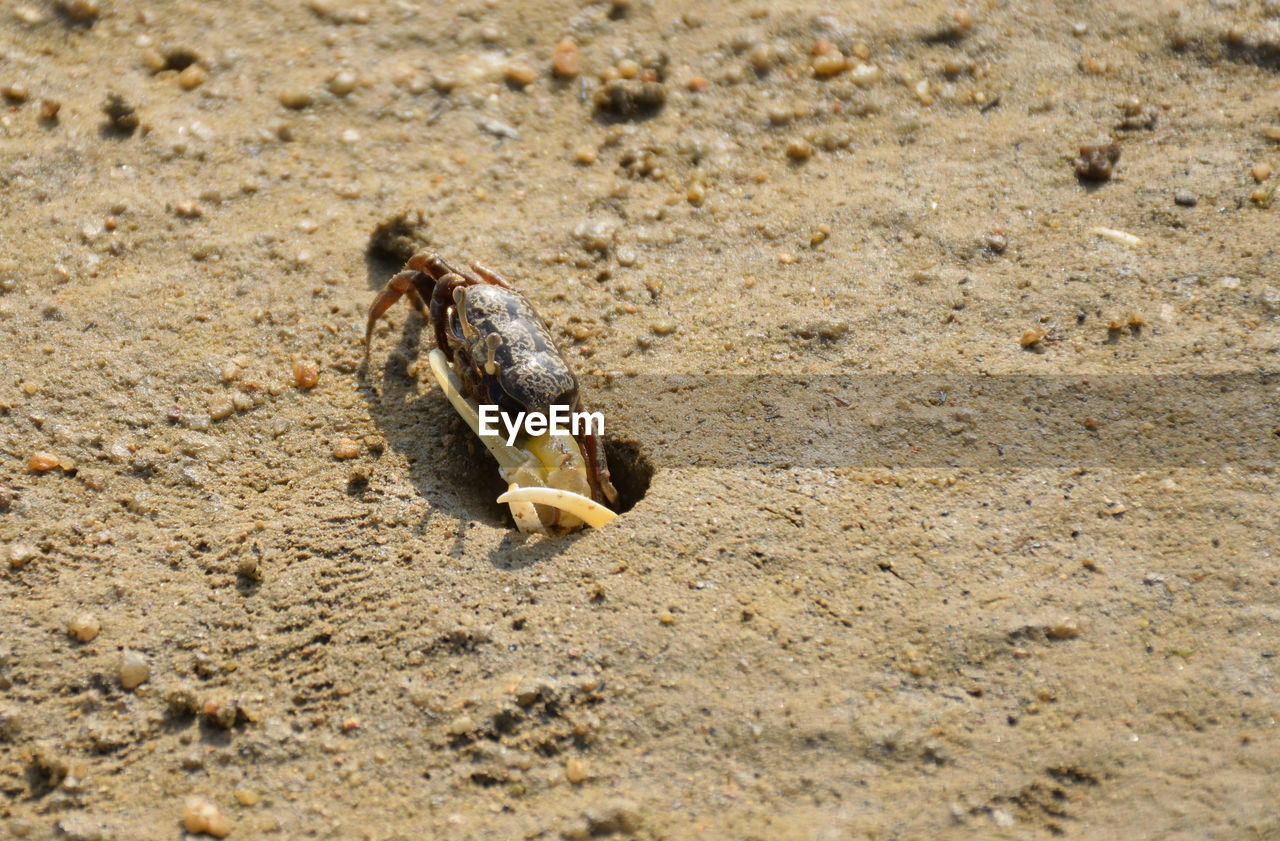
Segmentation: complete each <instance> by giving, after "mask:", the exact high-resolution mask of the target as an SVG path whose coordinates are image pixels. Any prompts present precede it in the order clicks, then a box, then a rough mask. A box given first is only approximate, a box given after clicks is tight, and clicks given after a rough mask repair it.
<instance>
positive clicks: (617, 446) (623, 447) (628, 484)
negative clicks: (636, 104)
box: [604, 438, 653, 514]
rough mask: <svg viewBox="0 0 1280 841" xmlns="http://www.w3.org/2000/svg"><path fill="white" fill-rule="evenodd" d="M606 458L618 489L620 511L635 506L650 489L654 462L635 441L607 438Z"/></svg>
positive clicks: (628, 509)
mask: <svg viewBox="0 0 1280 841" xmlns="http://www.w3.org/2000/svg"><path fill="white" fill-rule="evenodd" d="M604 455H605V459H606V460H607V461H608V462H609V473H610V480H611V481H612V482H613V486H614V487H615V488H617V489H618V513H619V514H624V513H626V512H627V511H630V510H631V509H632V508H635V506H636V503H638V502H639V501H640V500H642V499H644V495H645V494H646V493H648V491H649V482H651V481H652V480H653V464H652V463H650V461H649V459H648V457H647V456H645V454H644V453H643V452H642V451H641V449H640V445H639V444H637V443H636V442H635V441H629V440H626V439H613V438H610V439H607V440H606V441H605V445H604Z"/></svg>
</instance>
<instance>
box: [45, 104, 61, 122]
mask: <svg viewBox="0 0 1280 841" xmlns="http://www.w3.org/2000/svg"><path fill="white" fill-rule="evenodd" d="M61 110H62V103H61V102H59V101H58V100H56V99H42V100H40V119H41V120H44V121H45V122H53V121H54V120H56V119H58V112H59V111H61Z"/></svg>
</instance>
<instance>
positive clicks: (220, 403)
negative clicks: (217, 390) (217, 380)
mask: <svg viewBox="0 0 1280 841" xmlns="http://www.w3.org/2000/svg"><path fill="white" fill-rule="evenodd" d="M235 410H236V407H235V404H233V403H232V402H231V401H230V400H229V399H228V398H226V397H214V398H212V399H211V400H210V401H209V417H210V418H212V419H214V420H216V421H217V420H224V419H226V418H229V417H231V415H232V413H233V412H235Z"/></svg>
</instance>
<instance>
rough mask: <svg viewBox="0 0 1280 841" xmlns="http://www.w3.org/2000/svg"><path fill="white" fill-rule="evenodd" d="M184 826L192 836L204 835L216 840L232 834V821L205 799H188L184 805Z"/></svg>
mask: <svg viewBox="0 0 1280 841" xmlns="http://www.w3.org/2000/svg"><path fill="white" fill-rule="evenodd" d="M182 825H183V827H185V828H186V830H187V832H190V833H192V834H196V835H198V834H200V833H204V834H205V835H212V836H213V837H214V838H225V837H226V836H227V835H229V834H231V821H230V820H229V819H228V818H227V816H226V815H224V814H222V812H221V811H219V810H218V807H217V806H215V805H213V803H211V802H209V801H208V800H205V799H204V798H203V797H188V798H187V799H186V800H185V801H183V803H182Z"/></svg>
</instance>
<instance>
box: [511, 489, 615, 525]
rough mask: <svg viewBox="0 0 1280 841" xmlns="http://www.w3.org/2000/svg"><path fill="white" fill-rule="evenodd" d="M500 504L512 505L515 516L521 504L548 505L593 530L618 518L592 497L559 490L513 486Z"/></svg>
mask: <svg viewBox="0 0 1280 841" xmlns="http://www.w3.org/2000/svg"><path fill="white" fill-rule="evenodd" d="M498 502H499V503H502V504H507V505H510V506H511V511H512V513H513V514H514V513H515V511H516V506H517V505H518V504H520V503H528V504H531V505H546V506H549V507H551V508H556V509H559V510H561V511H564V512H565V513H567V514H572V515H573V516H575V517H577V518H578V519H579V520H581V521H582V522H584V523H586V524H587V525H589V526H591V527H592V528H593V529H598V528H600V527H601V526H603V525H605V524H606V523H608V522H610V521H612V520H613V518H614V517H617V516H618V515H617V514H615V513H614V512H612V511H610V510H609V509H608V508H605V507H604V506H603V505H601V504H600V503H598V502H596V501H595V500H594V499H591V498H590V497H587V496H583V495H582V494H576V493H574V492H573V491H564V490H560V489H559V488H522V487H520V486H519V485H513V486H512V488H511V490H509V491H507V492H506V493H504V494H503V495H502V496H500V497H498ZM518 522H519V521H518V520H517V523H518Z"/></svg>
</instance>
